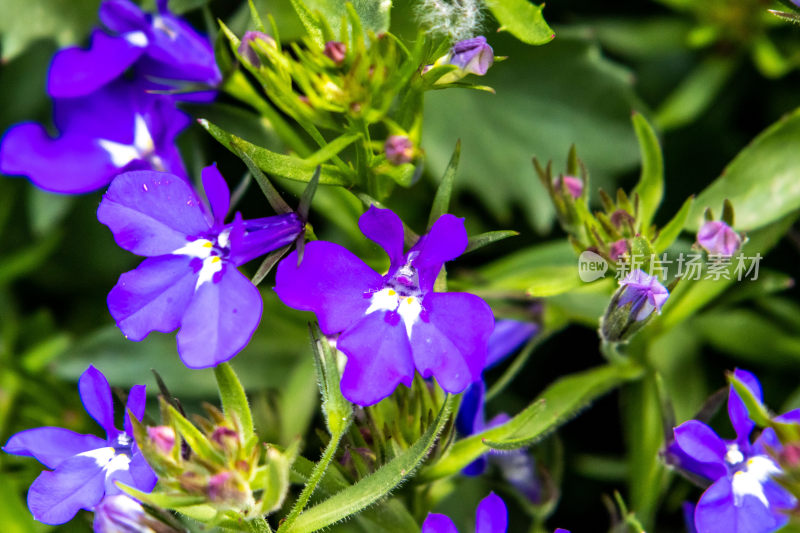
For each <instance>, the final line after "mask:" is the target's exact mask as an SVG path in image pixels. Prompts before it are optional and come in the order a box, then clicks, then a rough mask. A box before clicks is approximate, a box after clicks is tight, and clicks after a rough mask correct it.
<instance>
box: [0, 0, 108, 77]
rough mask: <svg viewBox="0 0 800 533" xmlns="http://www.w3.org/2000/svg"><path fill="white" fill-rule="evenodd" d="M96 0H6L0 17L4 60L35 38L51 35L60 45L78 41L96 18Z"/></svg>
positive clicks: (86, 32)
mask: <svg viewBox="0 0 800 533" xmlns="http://www.w3.org/2000/svg"><path fill="white" fill-rule="evenodd" d="M99 5H100V1H99V0H73V1H71V2H52V1H49V0H7V1H5V2H4V3H3V16H2V17H0V36H2V38H1V39H0V44H2V50H3V62H4V63H5V61H7V60H9V59H11V58H13V57H14V56H16V55H17V54H19V53H21V52H22V51H24V50H25V48H26V47H27V46H28V45H29V44H30V43H31V42H33V41H35V40H36V39H43V38H46V39H53V40H55V41H56V43H58V45H59V46H67V45H70V44H75V43H78V42H80V41H81V40H82V39H83V38H84V37H85V36H86V35H87V34H88V32H89V28H91V26H92V24H94V23H95V19H96V18H97V8H98V6H99Z"/></svg>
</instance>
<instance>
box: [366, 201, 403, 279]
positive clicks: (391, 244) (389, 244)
mask: <svg viewBox="0 0 800 533" xmlns="http://www.w3.org/2000/svg"><path fill="white" fill-rule="evenodd" d="M358 227H359V229H361V233H363V234H364V235H366V237H367V238H368V239H370V240H372V241H374V242H375V243H377V244H378V245H379V246H380V247H381V248H383V249H384V250H385V251H386V253H387V255H388V256H389V260H390V261H391V265H392V266H393V267H397V266H401V265H402V263H403V238H404V233H403V221H402V220H400V217H398V216H397V215H396V214H395V213H394V211H392V210H391V209H378V208H377V207H375V206H374V205H372V206H370V208H369V209H367V211H366V212H365V213H364V214H363V215H361V217H359V219H358Z"/></svg>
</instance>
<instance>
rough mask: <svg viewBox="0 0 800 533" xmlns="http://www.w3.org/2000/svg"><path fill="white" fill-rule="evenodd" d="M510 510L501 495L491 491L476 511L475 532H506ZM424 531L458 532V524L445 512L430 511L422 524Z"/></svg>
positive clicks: (428, 532)
mask: <svg viewBox="0 0 800 533" xmlns="http://www.w3.org/2000/svg"><path fill="white" fill-rule="evenodd" d="M507 529H508V510H507V509H506V504H505V502H504V501H503V499H502V498H500V496H498V495H497V494H495V493H494V492H490V493H489V495H488V496H486V497H485V498H484V499H482V500H481V502H480V503H479V504H478V509H477V510H476V511H475V533H505V532H506V530H507ZM422 533H458V530H457V529H456V525H455V524H454V523H453V521H452V520H450V518H449V517H447V516H445V515H443V514H436V513H429V514H428V517H427V518H426V519H425V522H424V523H423V524H422Z"/></svg>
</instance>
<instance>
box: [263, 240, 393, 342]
mask: <svg viewBox="0 0 800 533" xmlns="http://www.w3.org/2000/svg"><path fill="white" fill-rule="evenodd" d="M382 280H383V278H382V276H381V275H380V274H378V273H377V272H375V271H374V270H372V269H371V268H369V267H368V266H367V265H366V263H364V262H363V261H362V260H361V259H359V258H358V257H356V256H355V255H354V254H353V253H352V252H350V251H349V250H347V249H346V248H344V247H343V246H339V245H338V244H334V243H332V242H326V241H314V242H310V243H308V244H306V247H305V253H304V254H303V261H302V263H300V266H298V265H297V252H292V253H291V254H289V255H288V256H287V257H286V258H285V259H283V260H282V261H281V262H280V263H279V264H278V272H277V273H276V275H275V292H276V293H278V297H279V298H280V299H281V301H282V302H283V303H284V304H286V305H288V306H289V307H292V308H294V309H300V310H302V311H312V312H314V313H315V314H316V315H317V320H319V326H320V329H322V332H323V333H325V334H326V335H332V334H334V333H339V332H341V331H344V330H345V329H347V328H348V327H350V326H351V325H353V324H355V323H356V322H358V321H359V320H361V318H362V317H363V316H364V313H365V311H366V310H367V309H368V308H369V305H370V300H369V298H368V297H367V296H369V292H370V291H375V290H377V289H378V288H379V287H380V286H381V283H382Z"/></svg>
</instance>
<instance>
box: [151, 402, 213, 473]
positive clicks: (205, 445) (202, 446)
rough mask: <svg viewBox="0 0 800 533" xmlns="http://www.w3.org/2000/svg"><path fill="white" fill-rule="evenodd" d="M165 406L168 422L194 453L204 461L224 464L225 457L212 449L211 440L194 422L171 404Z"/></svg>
mask: <svg viewBox="0 0 800 533" xmlns="http://www.w3.org/2000/svg"><path fill="white" fill-rule="evenodd" d="M165 408H166V410H167V411H168V412H169V418H170V422H171V423H172V424H173V425H174V426H175V429H176V431H177V432H178V433H179V434H180V436H181V437H182V438H183V440H185V441H186V444H187V445H188V446H189V447H190V448H191V449H192V451H193V452H194V453H196V454H197V455H198V456H199V457H200V458H201V459H203V460H204V461H208V462H212V463H216V464H220V465H223V464H225V458H224V457H222V455H221V454H220V453H219V452H218V451H217V450H215V449H214V447H213V446H212V445H211V442H210V441H209V440H208V439H207V438H206V436H205V435H203V433H202V432H201V431H200V430H199V429H197V428H196V427H195V426H194V424H192V423H191V422H189V420H187V419H186V417H184V416H183V415H182V414H180V413H179V412H178V410H177V409H175V408H174V407H173V406H172V405H169V404H166V405H165Z"/></svg>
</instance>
